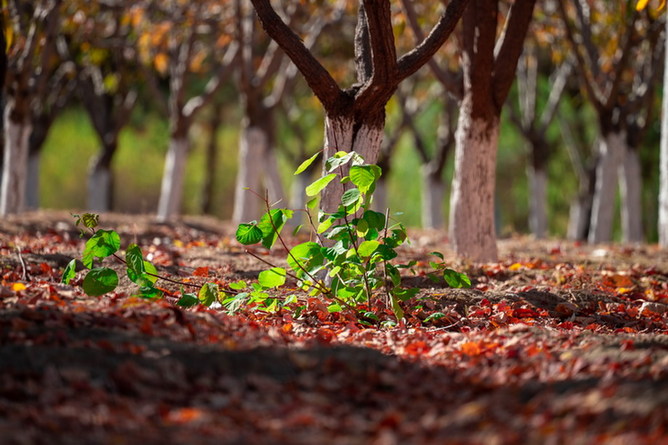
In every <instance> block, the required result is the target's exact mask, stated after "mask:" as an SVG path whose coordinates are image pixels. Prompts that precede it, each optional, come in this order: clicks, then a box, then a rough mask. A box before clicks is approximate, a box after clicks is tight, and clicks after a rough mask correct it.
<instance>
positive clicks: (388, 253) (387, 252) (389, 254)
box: [376, 244, 398, 261]
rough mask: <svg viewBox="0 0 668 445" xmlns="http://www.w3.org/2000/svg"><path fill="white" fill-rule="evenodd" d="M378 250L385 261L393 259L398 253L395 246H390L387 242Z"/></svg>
mask: <svg viewBox="0 0 668 445" xmlns="http://www.w3.org/2000/svg"><path fill="white" fill-rule="evenodd" d="M376 252H378V255H380V257H381V258H382V259H383V260H384V261H390V260H393V259H395V258H396V257H397V255H398V254H397V252H396V251H395V250H394V249H393V248H391V247H389V246H386V245H385V244H381V245H380V246H378V249H377V250H376Z"/></svg>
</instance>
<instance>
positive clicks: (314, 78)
mask: <svg viewBox="0 0 668 445" xmlns="http://www.w3.org/2000/svg"><path fill="white" fill-rule="evenodd" d="M460 1H462V0H460ZM251 2H252V3H253V6H254V8H255V11H256V13H257V15H258V17H259V18H260V22H261V23H262V27H263V28H264V30H265V31H266V32H267V34H269V37H271V38H272V39H274V40H275V41H276V43H278V45H279V46H280V47H281V48H282V49H283V51H285V53H286V54H287V55H288V57H290V60H292V62H293V63H294V64H295V65H296V66H297V68H298V69H299V71H300V72H301V73H302V75H303V76H304V78H305V79H306V82H307V83H308V85H309V87H310V88H311V90H313V93H314V94H315V95H316V97H317V98H318V99H319V100H320V102H321V103H322V104H323V107H324V108H325V110H326V111H330V110H334V109H335V108H336V107H337V105H338V103H339V101H340V99H341V98H342V96H344V95H345V93H344V92H343V91H342V90H341V88H339V86H338V85H337V83H336V81H335V80H334V78H333V77H332V76H331V75H330V74H329V72H328V71H327V70H326V69H325V68H324V67H323V66H322V65H321V64H320V62H318V60H317V59H316V58H315V57H314V56H313V54H311V52H310V51H309V50H308V49H307V48H306V47H305V46H304V43H303V42H302V40H301V39H300V38H299V37H298V36H297V35H296V34H295V33H294V32H293V31H292V30H291V29H290V28H289V27H288V26H287V25H286V24H285V22H284V21H283V20H282V19H281V18H280V17H279V16H278V14H276V11H274V9H273V8H272V6H271V3H270V2H269V0H251Z"/></svg>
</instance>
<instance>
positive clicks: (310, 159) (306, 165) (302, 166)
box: [294, 150, 322, 175]
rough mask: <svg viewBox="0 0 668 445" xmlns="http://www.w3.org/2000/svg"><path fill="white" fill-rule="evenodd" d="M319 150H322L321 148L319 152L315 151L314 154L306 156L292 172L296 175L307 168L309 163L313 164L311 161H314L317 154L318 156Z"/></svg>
mask: <svg viewBox="0 0 668 445" xmlns="http://www.w3.org/2000/svg"><path fill="white" fill-rule="evenodd" d="M321 152H322V150H320V151H319V152H317V153H316V154H314V155H313V156H311V157H310V158H308V159H307V160H305V161H304V162H302V163H301V164H299V167H297V170H295V173H294V174H295V175H298V174H300V173H302V172H303V171H304V170H306V169H307V168H309V167H310V166H311V164H313V161H315V160H316V158H317V157H318V156H320V153H321Z"/></svg>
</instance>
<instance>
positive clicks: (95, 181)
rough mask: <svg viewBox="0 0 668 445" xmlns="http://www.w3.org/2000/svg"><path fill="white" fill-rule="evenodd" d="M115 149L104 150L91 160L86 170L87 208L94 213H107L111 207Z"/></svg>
mask: <svg viewBox="0 0 668 445" xmlns="http://www.w3.org/2000/svg"><path fill="white" fill-rule="evenodd" d="M115 151H116V148H115V147H114V148H104V149H103V153H102V154H101V155H100V156H96V157H95V158H93V160H92V162H91V164H90V168H89V170H88V195H87V200H88V203H87V207H88V209H89V210H91V211H94V212H109V211H110V210H111V209H112V206H113V185H114V184H113V172H112V171H111V159H112V155H111V154H109V155H105V154H106V153H114V152H115Z"/></svg>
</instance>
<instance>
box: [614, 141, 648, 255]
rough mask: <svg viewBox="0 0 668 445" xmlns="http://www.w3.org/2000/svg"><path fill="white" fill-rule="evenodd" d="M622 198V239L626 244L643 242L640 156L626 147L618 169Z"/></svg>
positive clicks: (636, 151)
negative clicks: (622, 160)
mask: <svg viewBox="0 0 668 445" xmlns="http://www.w3.org/2000/svg"><path fill="white" fill-rule="evenodd" d="M619 170H620V171H619V185H620V192H621V197H622V237H623V238H622V239H623V241H624V242H627V243H641V242H643V241H644V235H643V228H642V170H641V167H640V155H639V153H638V150H635V149H633V148H631V147H629V146H628V145H626V150H624V162H622V165H621V168H620V169H619Z"/></svg>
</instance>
